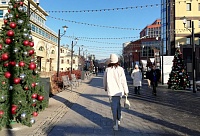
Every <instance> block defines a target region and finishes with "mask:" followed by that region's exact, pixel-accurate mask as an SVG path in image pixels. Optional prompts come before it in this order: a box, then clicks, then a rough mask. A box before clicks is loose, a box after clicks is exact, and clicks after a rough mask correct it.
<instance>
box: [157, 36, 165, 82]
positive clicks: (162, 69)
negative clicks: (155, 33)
mask: <svg viewBox="0 0 200 136" xmlns="http://www.w3.org/2000/svg"><path fill="white" fill-rule="evenodd" d="M156 40H157V41H158V40H159V37H156ZM160 42H161V45H160V48H161V49H160V55H162V56H161V57H162V61H161V75H162V77H161V78H162V79H161V80H162V85H163V84H164V63H163V58H164V57H163V55H164V53H163V52H164V47H163V40H162V39H160Z"/></svg>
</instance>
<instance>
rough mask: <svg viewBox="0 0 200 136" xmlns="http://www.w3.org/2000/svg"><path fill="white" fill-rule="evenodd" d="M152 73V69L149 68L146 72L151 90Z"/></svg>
mask: <svg viewBox="0 0 200 136" xmlns="http://www.w3.org/2000/svg"><path fill="white" fill-rule="evenodd" d="M150 71H151V68H150V67H149V68H148V70H147V72H146V79H147V83H148V87H149V88H151V80H150Z"/></svg>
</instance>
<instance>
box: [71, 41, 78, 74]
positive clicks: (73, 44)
mask: <svg viewBox="0 0 200 136" xmlns="http://www.w3.org/2000/svg"><path fill="white" fill-rule="evenodd" d="M77 40H78V39H77V38H75V43H74V41H73V40H72V49H71V70H70V73H71V74H72V70H73V52H74V46H75V45H76V44H77Z"/></svg>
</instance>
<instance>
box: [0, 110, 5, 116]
mask: <svg viewBox="0 0 200 136" xmlns="http://www.w3.org/2000/svg"><path fill="white" fill-rule="evenodd" d="M3 114H4V112H3V111H2V110H0V118H2V117H3Z"/></svg>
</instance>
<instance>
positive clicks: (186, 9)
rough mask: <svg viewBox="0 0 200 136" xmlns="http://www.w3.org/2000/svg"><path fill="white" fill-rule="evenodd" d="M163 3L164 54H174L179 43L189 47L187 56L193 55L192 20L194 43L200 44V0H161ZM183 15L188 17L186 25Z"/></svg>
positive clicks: (162, 37)
mask: <svg viewBox="0 0 200 136" xmlns="http://www.w3.org/2000/svg"><path fill="white" fill-rule="evenodd" d="M161 4H162V6H161V24H162V27H161V34H162V36H161V39H162V41H163V47H164V55H174V53H175V50H176V47H177V46H178V45H179V46H181V48H188V50H187V51H186V53H190V55H189V54H187V55H185V56H188V57H189V56H191V53H192V49H191V47H192V46H191V45H192V33H191V32H192V31H191V30H192V28H191V25H192V21H193V22H194V37H195V38H194V43H195V44H196V45H200V1H199V0H185V1H181V0H161ZM183 17H186V18H187V23H186V24H185V25H184V24H183ZM189 50H191V51H189ZM183 54H184V53H183ZM197 54H199V52H197ZM185 59H191V58H185Z"/></svg>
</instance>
